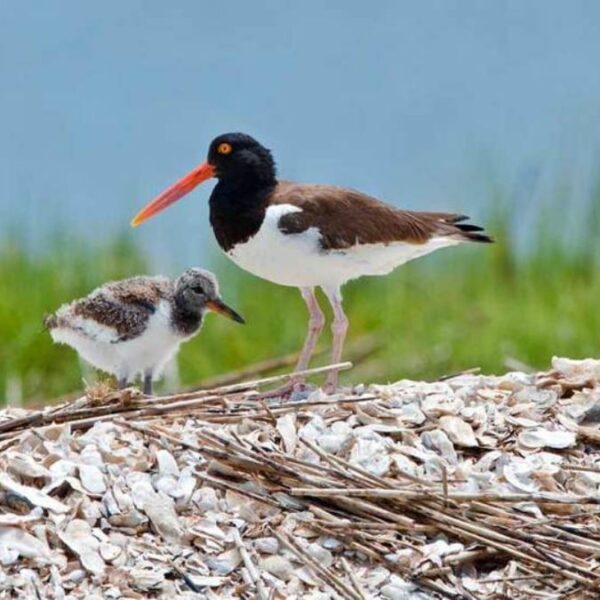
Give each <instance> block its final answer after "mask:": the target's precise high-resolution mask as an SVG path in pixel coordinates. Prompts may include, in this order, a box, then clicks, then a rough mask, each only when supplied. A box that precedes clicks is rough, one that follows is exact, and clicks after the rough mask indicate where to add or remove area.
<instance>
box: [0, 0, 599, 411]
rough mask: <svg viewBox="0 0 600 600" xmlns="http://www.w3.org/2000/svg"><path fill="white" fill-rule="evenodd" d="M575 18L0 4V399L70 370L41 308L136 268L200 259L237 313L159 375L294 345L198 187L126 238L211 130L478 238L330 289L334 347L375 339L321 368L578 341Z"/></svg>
mask: <svg viewBox="0 0 600 600" xmlns="http://www.w3.org/2000/svg"><path fill="white" fill-rule="evenodd" d="M599 22H600V3H598V2H595V1H594V0H588V1H571V2H563V1H559V0H554V1H553V0H528V1H526V2H523V1H522V0H514V1H502V0H495V1H488V2H480V1H477V0H462V1H460V2H448V1H443V0H437V1H436V0H427V1H425V2H417V1H414V0H413V1H410V2H408V1H398V0H377V1H375V2H368V3H367V2H364V1H362V0H329V1H328V2H318V1H316V0H308V1H305V2H292V1H285V0H255V1H253V2H244V1H243V0H230V1H229V2H218V3H217V2H208V1H198V0H187V1H186V0H179V1H178V2H176V3H165V2H158V1H154V0H128V2H117V1H116V0H106V1H105V2H103V3H100V4H99V3H82V2H77V1H75V0H72V1H71V0H61V1H59V2H53V3H41V2H34V1H33V0H20V1H16V0H8V1H5V2H2V3H1V4H0V80H1V82H2V91H1V93H0V119H1V120H2V132H3V135H2V136H0V398H3V399H8V400H9V401H11V402H18V401H20V400H22V401H24V402H41V401H50V400H51V399H53V398H55V397H57V396H59V395H61V394H66V393H69V392H73V391H75V390H78V389H81V388H82V387H83V385H84V383H83V382H82V377H85V379H86V380H87V381H89V380H90V379H93V378H94V377H95V375H94V374H93V373H90V372H88V371H86V370H85V369H84V370H83V371H82V368H81V365H80V364H79V362H78V360H77V358H76V355H75V353H74V352H73V351H72V350H71V349H69V348H66V347H56V346H53V345H52V344H51V341H50V338H49V336H48V334H47V333H45V332H44V331H43V327H42V325H41V320H42V316H43V314H44V313H46V312H50V311H53V310H55V309H56V308H57V307H58V306H59V305H60V304H61V303H62V302H65V301H68V300H71V299H73V298H75V297H77V296H80V295H83V294H86V293H88V292H89V291H91V289H93V287H94V286H96V285H98V284H100V283H103V282H104V281H106V280H108V279H112V278H117V277H123V276H127V275H133V274H138V273H157V272H160V273H163V274H166V275H176V274H178V273H179V272H180V271H181V270H182V269H183V268H185V267H187V266H191V265H203V266H207V267H209V268H211V269H213V270H215V271H216V272H217V273H218V275H219V278H220V279H221V280H222V288H223V293H224V296H225V298H226V300H227V301H229V302H230V303H231V304H232V305H234V306H235V307H236V308H237V309H238V310H239V311H240V312H242V313H243V314H244V315H245V316H246V318H247V321H248V324H247V326H245V327H243V328H241V327H239V326H236V325H235V324H232V323H229V322H227V321H225V320H223V319H218V318H216V317H215V318H210V319H208V322H207V324H206V326H205V328H204V330H203V332H202V334H201V335H200V336H198V337H197V338H196V339H194V340H193V341H192V342H190V343H188V344H186V346H185V347H184V348H183V351H182V352H181V354H180V359H179V369H178V370H172V372H171V377H170V382H169V385H171V386H177V385H182V386H185V385H191V384H195V383H197V382H199V381H201V380H203V379H205V378H208V377H212V376H215V375H217V374H219V373H223V372H225V371H228V370H231V369H240V368H242V367H244V366H247V365H249V364H253V363H255V362H257V361H261V360H264V359H267V358H270V357H276V356H281V355H284V354H287V353H289V352H293V351H295V350H297V349H299V347H300V345H301V343H302V341H303V339H304V334H305V328H306V314H305V309H304V305H303V303H302V301H301V299H300V297H299V294H298V293H297V291H295V290H293V289H285V288H278V287H276V286H274V285H271V284H268V283H266V282H263V281H260V280H258V279H256V278H252V277H251V276H249V275H246V274H243V273H242V272H241V271H239V270H238V269H237V268H236V267H235V266H234V265H232V264H231V263H229V262H228V261H227V259H225V258H222V257H221V256H220V255H219V252H218V248H217V245H216V243H215V241H214V240H213V236H212V232H211V230H210V228H209V226H208V206H207V199H208V196H209V194H210V190H211V187H212V186H211V185H210V184H208V185H204V186H202V187H201V188H200V189H198V190H197V191H196V192H194V193H193V194H192V195H191V196H190V197H188V198H187V199H186V200H185V201H183V202H181V203H178V204H177V206H176V207H174V208H172V209H170V210H168V211H167V212H165V213H164V214H161V215H160V217H157V218H155V219H153V220H151V221H149V222H148V223H147V224H144V225H143V226H142V227H141V228H139V229H137V230H130V229H129V227H128V223H129V220H130V218H131V217H132V216H133V214H134V213H135V212H136V211H137V210H138V209H139V208H140V207H141V206H142V205H144V204H145V203H146V202H147V201H148V200H150V199H151V198H152V197H153V196H154V195H155V194H156V193H157V192H159V191H161V190H162V189H163V188H164V187H165V186H166V185H168V184H170V183H172V182H173V181H174V180H175V179H177V178H178V177H179V176H181V175H182V174H184V173H185V172H187V171H188V170H189V169H190V168H191V167H193V166H195V164H197V163H198V162H200V161H201V160H203V159H204V157H205V154H206V149H207V146H208V143H209V142H210V140H211V139H212V138H213V137H214V136H215V135H217V134H219V133H222V132H226V131H236V130H239V131H244V132H247V133H250V134H252V135H254V136H255V137H257V138H258V139H259V140H260V141H261V142H263V143H264V144H265V145H267V146H268V147H270V148H272V150H273V151H274V153H275V156H276V158H277V160H278V163H279V171H280V175H281V176H282V177H283V178H287V179H298V180H302V181H308V182H320V183H332V184H339V185H345V186H350V187H355V188H358V189H360V190H362V191H364V192H367V193H370V194H372V195H375V196H377V197H379V198H381V199H384V200H386V201H388V202H390V203H393V204H395V205H397V206H402V207H406V208H411V209H424V210H448V211H453V212H464V213H466V214H469V215H471V216H472V217H473V219H474V220H475V221H476V222H477V223H480V224H484V225H485V226H486V227H487V229H488V230H489V231H490V232H491V234H492V235H494V237H496V239H497V240H498V243H497V244H495V245H494V246H493V247H481V246H469V247H462V248H458V249H450V250H447V251H444V252H440V253H438V254H436V255H433V256H430V257H427V258H425V259H422V260H420V261H416V262H415V263H411V264H409V265H407V266H406V267H404V268H402V269H399V270H398V271H397V272H396V273H394V275H393V276H390V277H387V278H379V279H363V280H361V281H358V282H353V283H351V284H349V285H348V286H347V287H346V288H345V296H346V307H347V313H348V314H349V316H350V319H351V330H350V334H349V345H352V344H354V346H355V348H354V350H352V349H350V354H352V353H353V352H354V353H357V354H361V353H364V352H365V348H367V349H369V348H371V347H372V346H373V344H375V346H377V351H376V352H374V353H370V354H369V356H368V359H367V360H365V361H364V362H362V363H361V365H360V366H359V367H357V368H356V369H355V370H354V371H352V372H351V373H349V374H347V375H346V381H350V380H352V381H373V380H375V381H381V382H385V381H390V380H394V379H397V378H400V377H411V378H415V377H421V378H437V377H439V376H442V375H444V374H447V373H452V372H455V371H459V370H463V369H468V368H472V367H481V368H482V369H483V370H485V371H488V372H502V371H505V370H507V369H510V368H515V367H519V368H543V367H546V366H548V364H549V361H550V359H551V357H552V356H553V355H568V356H571V357H584V356H600V311H599V310H598V304H599V302H600V251H599V247H600V170H599V166H600V153H599V150H600V143H599V140H600V69H599V68H598V57H599V56H600V36H599V35H598V23H599ZM365 336H367V337H365ZM328 344H329V338H328V336H327V335H326V336H324V338H323V340H322V348H327V347H328ZM320 360H321V362H323V361H324V360H326V358H325V356H323V357H321V359H320Z"/></svg>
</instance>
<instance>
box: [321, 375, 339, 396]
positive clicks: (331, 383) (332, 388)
mask: <svg viewBox="0 0 600 600" xmlns="http://www.w3.org/2000/svg"><path fill="white" fill-rule="evenodd" d="M337 383H338V381H337V373H336V375H335V378H332V379H327V381H326V382H325V385H324V386H323V391H324V392H325V393H326V394H328V395H332V394H335V393H336V392H337Z"/></svg>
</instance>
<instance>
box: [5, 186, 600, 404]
mask: <svg viewBox="0 0 600 600" xmlns="http://www.w3.org/2000/svg"><path fill="white" fill-rule="evenodd" d="M598 198H600V196H599V195H596V196H595V199H594V202H591V203H590V211H589V215H588V218H587V219H586V221H585V231H584V230H583V228H582V231H580V236H579V237H578V238H576V240H575V241H576V242H577V240H579V243H573V239H572V238H571V242H570V243H567V241H565V240H561V239H560V238H557V237H556V235H555V233H556V232H557V231H559V230H560V217H559V220H558V221H557V222H556V223H554V224H552V223H551V218H550V217H548V216H546V217H544V219H543V225H539V226H536V227H537V229H536V231H535V232H534V233H533V234H532V238H531V240H530V244H529V245H528V250H527V252H523V253H522V254H520V255H519V254H517V253H516V252H515V251H514V250H513V249H512V248H513V245H512V244H511V239H510V235H509V232H510V231H511V224H510V222H509V220H508V219H507V218H506V216H505V215H506V211H499V213H498V214H497V215H496V216H495V217H494V218H492V219H491V224H490V219H488V220H487V224H488V225H490V229H491V231H492V232H493V234H494V235H495V236H496V238H497V239H498V240H499V242H498V243H497V244H494V245H493V246H488V245H483V244H482V245H478V244H473V245H468V246H463V247H460V248H452V249H448V250H444V251H442V252H439V253H438V254H437V255H433V256H431V257H427V258H425V259H422V260H419V261H415V262H414V263H410V264H408V265H406V266H405V267H403V268H401V269H398V270H397V271H396V272H395V273H394V274H393V275H391V276H389V277H381V278H365V279H362V280H359V281H356V282H352V283H350V284H348V285H347V286H346V287H345V289H344V295H345V306H346V312H347V314H348V315H349V317H350V321H351V328H350V332H349V342H351V341H352V340H353V339H358V338H359V337H360V336H361V335H362V334H374V335H375V336H376V338H377V339H378V341H379V342H380V343H381V349H380V351H379V352H378V353H377V354H376V355H375V356H374V357H373V360H372V362H371V363H370V364H367V365H366V366H365V367H364V369H363V370H361V369H357V370H355V371H353V372H351V373H349V374H347V375H346V380H355V381H358V380H363V379H364V378H366V377H368V378H370V379H373V378H375V379H377V380H379V381H389V380H394V379H397V378H402V377H410V378H433V377H438V376H440V375H442V374H446V373H451V372H455V371H459V370H462V369H466V368H470V367H475V366H479V367H481V368H482V369H483V370H484V371H486V372H502V371H505V370H506V362H505V361H506V359H507V358H513V359H517V360H519V361H522V362H523V363H526V364H528V365H531V366H533V367H540V368H543V367H546V366H547V365H548V364H549V360H550V358H551V357H552V356H553V355H567V356H571V357H585V356H600V310H598V303H599V301H600V269H599V268H598V256H597V251H596V248H597V247H598V246H599V244H600V233H599V232H598V225H597V224H598V218H597V213H598V202H596V199H598ZM484 221H485V220H484ZM212 268H213V270H215V271H216V272H217V273H218V274H219V278H220V280H221V287H222V292H223V295H224V297H225V299H226V300H227V301H228V302H230V303H231V304H232V305H233V306H234V307H235V308H236V309H238V310H239V311H240V312H241V313H242V314H243V315H244V316H245V317H246V319H247V325H246V326H243V327H242V326H239V325H236V324H235V323H232V322H230V321H228V320H225V319H222V318H221V317H218V316H210V317H209V318H208V319H207V323H206V325H205V327H204V329H203V331H202V333H201V334H200V335H199V336H198V337H197V338H195V339H194V340H192V341H191V342H189V343H188V344H186V345H185V346H184V347H183V348H182V351H181V353H180V357H179V365H180V371H181V378H182V383H184V384H189V383H194V382H196V381H198V380H200V379H201V378H203V377H207V376H211V375H215V374H218V373H223V372H226V371H228V370H230V369H236V368H241V367H243V366H244V365H247V364H249V363H253V362H256V361H259V360H261V359H265V358H269V357H273V356H278V355H282V354H284V353H287V352H291V351H294V350H297V349H299V348H300V346H301V344H302V341H303V339H304V334H305V328H306V312H305V308H304V304H303V302H302V301H301V299H300V296H299V294H298V292H297V291H296V290H294V289H291V288H283V287H278V286H275V285H272V284H269V283H267V282H264V281H261V280H259V279H257V278H254V277H252V276H250V275H248V274H245V273H242V272H241V271H240V270H238V269H237V268H236V267H235V266H233V265H232V264H231V263H229V262H228V261H226V259H218V260H217V261H214V264H213V265H212ZM149 271H150V269H149V267H148V265H147V263H146V260H145V258H144V256H143V255H142V254H141V252H140V251H139V250H138V249H137V248H136V246H135V245H134V244H133V242H132V241H131V238H124V239H117V240H113V241H111V242H107V243H105V244H103V245H97V246H95V247H90V246H89V244H87V245H86V244H83V243H81V242H78V241H77V240H68V241H62V242H60V243H58V242H54V243H51V244H49V246H48V247H47V248H46V250H45V251H44V252H43V253H35V252H28V251H26V250H25V249H24V248H23V247H22V246H21V245H20V244H19V243H16V242H14V241H13V242H8V243H6V244H5V246H4V247H0V336H1V338H0V339H1V340H2V343H1V344H0V397H2V396H3V395H4V391H5V390H6V389H7V385H12V386H14V385H15V382H16V383H18V384H19V385H21V386H22V388H23V395H24V397H25V398H26V399H27V400H30V401H40V400H47V399H49V398H53V397H56V396H58V395H60V394H63V393H67V392H71V391H74V390H77V389H81V387H82V381H81V370H80V365H79V362H78V360H77V357H76V355H75V353H74V352H73V351H72V350H71V349H69V348H66V347H62V346H54V345H53V344H52V343H51V340H50V338H49V336H48V334H47V333H46V332H45V331H44V330H43V327H42V324H41V321H42V317H43V315H44V314H45V313H47V312H51V311H53V310H55V309H56V308H57V307H58V306H59V305H60V304H61V303H62V302H65V301H68V300H71V299H73V298H76V297H79V296H81V295H83V294H86V293H88V292H89V291H91V289H93V288H94V287H95V286H96V285H98V284H100V283H102V282H104V281H107V280H110V279H115V278H119V277H124V276H128V275H133V274H137V273H143V272H149ZM322 303H323V305H324V306H326V301H325V300H324V299H322ZM327 312H328V316H329V315H330V313H329V310H327ZM322 343H323V344H324V345H325V344H329V335H328V333H326V335H325V336H324V338H323V341H322ZM323 360H324V359H323Z"/></svg>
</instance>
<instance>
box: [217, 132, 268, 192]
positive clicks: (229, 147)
mask: <svg viewBox="0 0 600 600" xmlns="http://www.w3.org/2000/svg"><path fill="white" fill-rule="evenodd" d="M207 162H208V163H209V164H210V165H211V166H212V167H213V168H214V172H215V177H217V178H218V179H220V180H221V181H236V180H237V181H245V182H246V183H248V182H249V181H255V182H257V183H259V184H261V185H265V184H270V183H274V182H275V177H276V168H275V161H274V160H273V156H272V154H271V151H270V150H268V149H267V148H265V147H264V146H262V145H261V144H259V143H258V142H257V141H256V140H255V139H254V138H253V137H250V136H249V135H246V134H245V133H224V134H223V135H220V136H218V137H216V138H215V139H214V140H213V141H212V142H211V144H210V146H209V148H208V157H207Z"/></svg>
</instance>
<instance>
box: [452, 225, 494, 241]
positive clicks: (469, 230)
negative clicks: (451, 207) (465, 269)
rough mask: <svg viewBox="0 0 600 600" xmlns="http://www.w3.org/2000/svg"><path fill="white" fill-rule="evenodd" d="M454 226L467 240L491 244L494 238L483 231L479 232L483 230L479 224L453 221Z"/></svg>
mask: <svg viewBox="0 0 600 600" xmlns="http://www.w3.org/2000/svg"><path fill="white" fill-rule="evenodd" d="M454 225H455V227H456V228H457V229H458V230H459V231H460V233H461V234H462V236H463V237H464V239H465V240H468V241H469V242H479V243H481V244H493V243H494V239H493V238H491V237H490V236H489V235H486V234H485V233H479V232H481V231H484V229H483V227H479V225H471V224H470V223H457V222H456V221H455V222H454Z"/></svg>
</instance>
